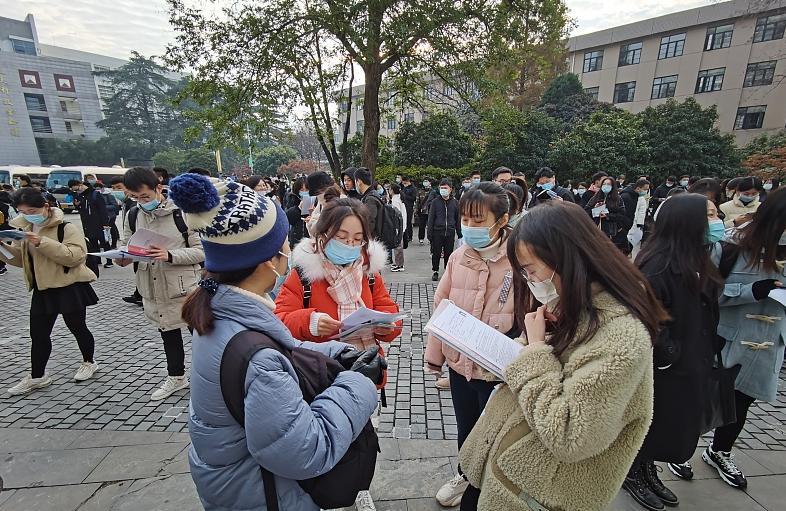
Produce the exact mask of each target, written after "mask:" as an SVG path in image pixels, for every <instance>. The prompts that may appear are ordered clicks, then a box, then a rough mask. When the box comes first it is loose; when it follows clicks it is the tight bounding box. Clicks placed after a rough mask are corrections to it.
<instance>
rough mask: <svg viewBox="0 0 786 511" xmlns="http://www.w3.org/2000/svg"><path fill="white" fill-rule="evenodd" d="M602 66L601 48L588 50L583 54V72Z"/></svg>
mask: <svg viewBox="0 0 786 511" xmlns="http://www.w3.org/2000/svg"><path fill="white" fill-rule="evenodd" d="M601 67H603V50H598V51H588V52H587V53H585V54H584V72H585V73H591V72H592V71H599V70H600V69H601Z"/></svg>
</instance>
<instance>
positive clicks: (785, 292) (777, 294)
mask: <svg viewBox="0 0 786 511" xmlns="http://www.w3.org/2000/svg"><path fill="white" fill-rule="evenodd" d="M768 296H769V297H770V298H772V299H773V300H775V301H776V302H780V304H781V305H783V306H784V307H786V289H783V288H781V289H773V290H772V291H770V294H769V295H768Z"/></svg>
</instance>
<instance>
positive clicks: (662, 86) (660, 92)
mask: <svg viewBox="0 0 786 511" xmlns="http://www.w3.org/2000/svg"><path fill="white" fill-rule="evenodd" d="M676 90H677V75H670V76H661V77H660V78H655V80H653V81H652V96H651V99H663V98H673V97H674V92H676Z"/></svg>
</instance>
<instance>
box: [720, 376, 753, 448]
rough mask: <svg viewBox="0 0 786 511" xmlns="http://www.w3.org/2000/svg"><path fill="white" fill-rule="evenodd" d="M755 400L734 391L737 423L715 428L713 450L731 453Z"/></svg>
mask: <svg viewBox="0 0 786 511" xmlns="http://www.w3.org/2000/svg"><path fill="white" fill-rule="evenodd" d="M754 401H756V399H755V398H752V397H750V396H749V395H747V394H743V393H742V392H740V391H739V390H735V391H734V404H735V406H736V408H737V421H736V422H732V423H731V424H726V425H725V426H721V427H719V428H715V436H713V438H712V450H713V451H716V452H717V451H723V452H729V451H731V448H732V447H733V446H734V442H736V441H737V437H738V436H740V432H741V431H742V428H743V427H745V420H746V419H747V418H748V408H750V407H751V405H752V404H753V402H754Z"/></svg>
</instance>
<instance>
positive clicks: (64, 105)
mask: <svg viewBox="0 0 786 511" xmlns="http://www.w3.org/2000/svg"><path fill="white" fill-rule="evenodd" d="M60 111H61V112H65V113H68V103H66V102H65V101H62V100H61V101H60Z"/></svg>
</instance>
